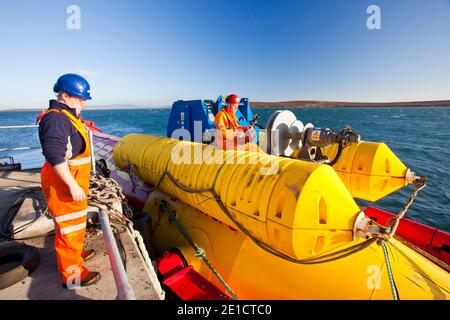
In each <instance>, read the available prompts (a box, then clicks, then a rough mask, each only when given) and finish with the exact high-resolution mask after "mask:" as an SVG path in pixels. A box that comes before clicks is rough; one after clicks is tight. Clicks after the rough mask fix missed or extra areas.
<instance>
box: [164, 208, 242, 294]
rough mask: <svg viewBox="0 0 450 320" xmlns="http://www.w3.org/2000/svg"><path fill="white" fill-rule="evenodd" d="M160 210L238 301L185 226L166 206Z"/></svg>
mask: <svg viewBox="0 0 450 320" xmlns="http://www.w3.org/2000/svg"><path fill="white" fill-rule="evenodd" d="M160 210H162V211H163V212H165V213H166V214H167V215H168V217H169V218H170V219H171V220H172V221H174V222H175V225H176V226H177V227H178V229H179V230H180V232H181V234H182V235H183V237H184V238H185V239H186V241H187V242H188V243H189V244H190V245H191V247H192V248H193V249H194V251H195V256H196V257H197V258H199V259H201V260H202V261H203V262H204V263H205V264H206V265H207V266H208V268H209V269H210V270H211V272H212V273H213V274H214V276H216V278H217V279H218V280H219V282H220V283H221V284H222V286H223V287H224V288H225V290H227V292H228V293H229V294H230V296H231V297H232V298H233V299H234V300H238V297H237V296H236V294H235V293H234V292H233V290H232V289H231V288H230V286H229V285H228V284H227V283H226V282H225V280H224V279H223V278H222V277H221V276H220V274H219V272H218V271H217V270H216V269H215V268H214V266H213V265H212V264H211V262H210V261H209V260H208V258H207V257H206V253H205V250H204V249H203V248H200V247H199V246H198V245H197V244H196V243H195V242H194V240H193V239H192V237H191V236H190V234H189V233H188V232H187V230H186V229H185V228H184V227H183V225H182V224H181V222H180V221H178V219H177V218H176V215H175V214H174V213H173V212H172V211H171V210H169V209H168V208H167V206H166V205H165V204H161V206H160Z"/></svg>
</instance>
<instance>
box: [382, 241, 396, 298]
mask: <svg viewBox="0 0 450 320" xmlns="http://www.w3.org/2000/svg"><path fill="white" fill-rule="evenodd" d="M380 242H381V243H380V245H381V247H382V248H383V254H384V259H385V260H386V270H387V273H388V277H389V284H390V285H391V291H392V296H393V298H394V300H400V297H399V295H398V290H397V286H396V285H395V280H394V275H393V273H392V269H391V261H390V260H389V254H388V252H387V249H386V244H385V240H380Z"/></svg>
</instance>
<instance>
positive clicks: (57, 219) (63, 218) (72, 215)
mask: <svg viewBox="0 0 450 320" xmlns="http://www.w3.org/2000/svg"><path fill="white" fill-rule="evenodd" d="M85 215H87V210H86V209H85V210H82V211H77V212H72V213H68V214H65V215H62V216H59V217H54V218H53V220H55V222H64V221H68V220H72V219H77V218H81V217H84V216H85Z"/></svg>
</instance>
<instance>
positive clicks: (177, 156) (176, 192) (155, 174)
mask: <svg viewBox="0 0 450 320" xmlns="http://www.w3.org/2000/svg"><path fill="white" fill-rule="evenodd" d="M114 160H115V163H116V166H117V167H119V168H126V167H129V166H130V165H132V171H133V172H135V174H136V175H137V176H139V177H141V178H142V179H143V180H145V181H147V182H148V183H150V184H153V185H155V184H156V183H158V181H159V180H160V178H161V177H162V176H163V175H164V172H165V171H167V172H169V173H170V176H171V177H173V179H174V180H176V182H179V183H181V184H182V185H183V186H186V187H188V188H192V189H196V190H203V191H202V192H200V193H198V192H190V191H192V190H186V189H184V190H183V189H182V188H179V187H178V186H176V185H175V183H174V182H173V181H171V179H170V178H169V177H168V176H167V175H166V176H165V177H164V179H163V180H162V181H161V183H160V186H159V189H160V190H162V191H164V192H166V193H168V194H170V195H172V196H173V197H176V198H178V199H180V200H181V201H182V202H184V203H186V204H189V205H190V206H192V207H194V208H196V209H198V210H200V211H202V212H203V213H205V214H207V215H209V216H211V217H213V218H215V219H217V220H219V221H221V222H223V223H225V224H227V225H229V226H232V227H234V228H236V226H235V223H234V222H233V221H231V220H230V219H229V217H228V216H227V215H226V214H225V212H224V210H223V208H221V207H220V206H219V204H218V201H216V199H215V198H214V197H213V194H212V193H211V192H208V189H210V188H213V189H214V190H215V192H216V194H217V195H218V197H219V198H220V201H221V202H222V203H223V204H224V206H225V207H226V210H227V211H228V212H229V214H230V215H231V216H232V217H233V219H235V220H236V221H237V222H238V223H240V224H241V225H242V226H243V227H244V228H245V229H247V230H248V231H249V232H250V233H251V234H252V235H253V236H254V237H256V238H257V239H259V240H260V241H262V242H264V243H265V244H267V245H269V246H270V247H272V248H274V249H277V250H279V251H282V252H284V253H285V254H288V255H290V256H292V257H295V258H298V259H303V258H308V257H311V256H315V255H319V254H321V253H323V252H326V251H330V250H332V249H334V248H336V247H339V246H342V245H343V244H347V243H349V242H351V241H352V229H353V225H354V223H355V219H356V216H357V214H358V213H359V211H360V209H359V207H358V205H357V204H356V203H355V201H354V200H353V198H352V197H351V195H350V193H349V192H348V190H347V188H346V187H345V185H344V184H343V183H342V181H341V179H340V178H339V177H338V176H337V174H336V172H335V171H334V170H333V168H331V167H330V166H328V165H320V164H316V163H312V162H306V161H299V160H293V159H289V158H281V157H275V156H271V155H267V154H264V153H255V152H248V151H236V150H232V151H223V150H217V149H215V148H213V147H211V146H208V145H204V144H199V143H192V142H187V141H179V140H173V139H169V138H161V137H156V136H151V135H143V134H132V135H127V136H125V137H124V138H122V139H121V140H120V142H118V143H117V144H116V146H115V148H114Z"/></svg>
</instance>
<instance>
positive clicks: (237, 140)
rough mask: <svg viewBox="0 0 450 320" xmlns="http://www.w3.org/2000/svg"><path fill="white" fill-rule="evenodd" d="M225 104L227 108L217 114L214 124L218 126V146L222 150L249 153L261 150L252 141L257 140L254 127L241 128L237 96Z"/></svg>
mask: <svg viewBox="0 0 450 320" xmlns="http://www.w3.org/2000/svg"><path fill="white" fill-rule="evenodd" d="M225 102H226V103H227V106H226V107H225V108H222V109H221V110H220V112H218V113H217V115H216V118H215V121H214V124H215V125H216V129H217V134H216V145H217V147H218V148H222V149H225V150H227V149H235V150H237V149H239V150H249V151H259V148H258V146H257V145H256V144H254V143H253V142H252V141H253V139H254V138H255V131H254V130H253V127H252V126H241V125H239V121H238V119H237V118H236V114H235V113H236V111H237V109H238V107H239V103H240V99H239V97H238V96H237V95H235V94H230V95H229V96H228V97H227V98H226V99H225Z"/></svg>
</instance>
